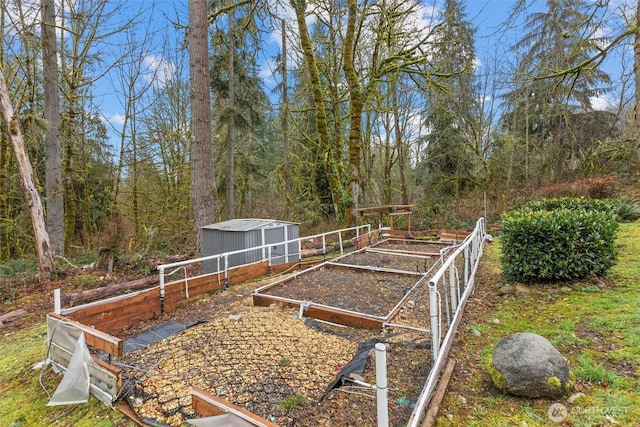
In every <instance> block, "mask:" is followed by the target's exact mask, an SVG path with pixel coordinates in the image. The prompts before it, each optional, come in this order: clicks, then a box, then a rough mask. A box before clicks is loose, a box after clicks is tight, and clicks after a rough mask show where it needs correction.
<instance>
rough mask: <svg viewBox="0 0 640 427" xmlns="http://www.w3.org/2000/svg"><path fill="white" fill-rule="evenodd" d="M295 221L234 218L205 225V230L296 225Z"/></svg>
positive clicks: (241, 229)
mask: <svg viewBox="0 0 640 427" xmlns="http://www.w3.org/2000/svg"><path fill="white" fill-rule="evenodd" d="M297 224H298V223H296V222H289V221H280V220H275V219H256V218H236V219H229V220H227V221H222V222H218V223H215V224H209V225H205V226H204V227H202V228H204V229H207V230H221V231H252V230H258V229H260V228H272V227H277V226H282V225H297Z"/></svg>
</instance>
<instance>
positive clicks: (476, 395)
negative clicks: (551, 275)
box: [437, 222, 640, 427]
mask: <svg viewBox="0 0 640 427" xmlns="http://www.w3.org/2000/svg"><path fill="white" fill-rule="evenodd" d="M499 243H500V242H499V239H498V240H497V241H495V242H494V243H493V244H491V245H488V246H487V247H486V250H485V255H484V258H483V260H482V267H481V268H482V270H483V274H482V276H483V277H484V279H481V280H479V284H478V286H484V287H486V288H485V289H483V293H484V294H485V295H487V299H489V300H491V301H492V304H486V306H485V307H482V308H480V309H479V311H480V312H481V314H480V315H479V316H475V317H474V322H475V323H474V324H471V325H469V326H467V329H466V331H465V332H468V331H469V330H471V329H475V330H476V331H479V332H480V335H478V334H475V335H472V334H467V335H468V336H467V337H466V339H465V340H463V343H462V344H461V345H460V347H458V348H457V349H456V348H455V347H454V350H453V353H454V357H458V358H465V357H467V358H468V356H466V355H469V354H476V355H479V356H478V357H477V359H476V361H474V365H475V366H476V369H474V370H472V374H471V375H470V376H469V378H465V382H466V384H464V385H463V386H462V387H463V388H461V389H458V390H454V392H450V393H448V395H447V396H446V397H445V399H444V402H443V404H442V406H441V408H440V415H439V418H438V424H437V425H440V426H455V425H470V426H492V425H496V426H503V425H514V426H517V425H526V426H529V427H531V426H553V425H558V424H556V423H554V422H553V421H551V419H550V418H549V415H548V410H549V406H550V405H551V404H553V403H556V401H551V400H547V399H524V398H519V397H515V396H507V395H504V394H502V393H500V392H497V391H496V389H495V388H492V386H491V380H490V378H489V375H488V373H487V372H486V370H485V368H484V366H483V361H486V360H487V358H488V357H489V356H490V354H491V352H492V350H493V348H494V346H495V345H496V344H497V342H498V341H499V340H500V339H502V338H504V337H506V336H508V335H510V334H512V333H515V332H519V331H527V332H534V333H537V334H540V335H542V336H544V337H546V338H547V339H549V340H550V341H551V342H552V343H553V344H554V345H555V346H556V348H557V349H558V350H559V351H560V353H562V354H563V356H565V358H566V359H567V360H568V362H569V365H570V367H571V369H572V371H573V373H574V374H575V376H576V380H577V381H576V389H575V390H574V391H573V392H572V393H576V392H581V393H583V394H584V396H583V397H581V398H579V399H577V400H576V401H575V402H573V403H569V402H567V400H566V398H567V397H568V396H565V397H564V398H562V399H560V400H558V401H557V402H559V403H562V404H563V405H565V406H566V407H567V409H568V419H567V421H566V422H567V423H569V424H570V425H573V426H593V425H630V426H631V425H640V424H638V423H639V422H640V421H639V420H640V381H639V377H640V309H639V308H638V307H640V256H639V255H640V223H637V222H636V223H632V224H622V225H621V227H620V230H619V232H618V249H619V251H620V252H619V257H618V264H617V265H616V266H615V267H614V268H613V269H612V271H611V272H610V274H609V277H607V281H608V282H610V285H609V286H606V287H604V288H602V289H601V288H599V287H598V286H596V285H595V284H594V283H591V281H590V280H587V281H584V282H581V283H565V284H553V285H549V284H547V285H529V287H528V288H529V292H528V293H524V294H522V295H520V296H513V295H512V296H509V297H506V298H504V299H503V298H501V297H498V296H497V294H496V291H497V290H498V289H499V288H500V287H502V286H504V285H505V282H504V280H503V278H502V276H501V274H500V273H501V271H500V256H501V253H500V251H501V249H500V245H499ZM476 292H477V293H478V291H476ZM484 301H486V300H485V299H483V300H481V302H480V304H482V303H484ZM473 304H478V302H474V301H473V299H472V300H471V302H470V305H473ZM477 319H480V320H477ZM494 319H497V320H498V321H499V322H495V321H494ZM463 330H464V329H463ZM491 390H493V391H491ZM570 394H571V393H570ZM458 395H464V396H466V401H467V402H469V403H468V404H466V405H465V404H461V403H460V399H459V398H457V396H458Z"/></svg>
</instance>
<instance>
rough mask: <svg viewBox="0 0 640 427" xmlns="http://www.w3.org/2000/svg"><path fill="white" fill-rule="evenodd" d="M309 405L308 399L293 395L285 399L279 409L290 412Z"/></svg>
mask: <svg viewBox="0 0 640 427" xmlns="http://www.w3.org/2000/svg"><path fill="white" fill-rule="evenodd" d="M306 404H307V398H306V397H304V396H302V395H300V394H292V395H290V396H287V397H285V398H284V399H282V400H281V401H280V403H278V409H279V410H280V411H281V412H289V411H291V410H293V409H296V408H299V407H300V406H305V405H306Z"/></svg>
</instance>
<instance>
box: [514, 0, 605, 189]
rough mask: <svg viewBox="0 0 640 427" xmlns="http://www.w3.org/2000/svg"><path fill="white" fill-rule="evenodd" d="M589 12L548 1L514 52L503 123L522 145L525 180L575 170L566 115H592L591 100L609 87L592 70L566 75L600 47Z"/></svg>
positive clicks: (555, 177) (577, 0) (581, 5)
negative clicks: (516, 55)
mask: <svg viewBox="0 0 640 427" xmlns="http://www.w3.org/2000/svg"><path fill="white" fill-rule="evenodd" d="M588 8H589V4H588V3H587V2H585V1H582V0H548V1H547V9H546V11H543V12H538V13H533V14H531V15H530V16H529V19H528V20H527V23H526V28H527V29H528V32H527V33H526V34H525V35H524V36H523V37H522V39H521V40H520V41H519V42H518V43H517V44H516V45H515V46H514V47H513V49H514V50H515V51H516V52H520V53H521V55H520V58H521V59H520V61H519V64H518V66H517V69H516V73H515V78H514V90H512V91H511V92H509V93H508V94H507V96H506V100H507V105H508V107H507V108H508V113H507V114H506V115H505V117H504V119H503V124H504V126H505V127H506V128H507V129H509V130H511V131H512V132H513V133H515V135H516V137H517V138H518V140H520V141H521V144H522V145H523V146H524V156H523V158H524V163H525V164H524V170H525V180H526V181H528V179H529V171H530V170H533V169H535V170H538V171H540V174H541V175H540V176H538V177H537V181H538V182H540V181H546V180H551V181H556V182H557V181H559V180H561V179H562V178H563V177H564V176H565V175H566V173H567V168H574V169H575V164H576V163H575V160H576V158H575V156H576V155H577V151H576V146H575V143H576V140H575V137H574V136H573V134H572V133H573V130H572V124H571V116H572V115H575V114H577V113H581V112H589V111H591V101H590V99H591V97H593V96H596V95H598V94H601V93H603V92H604V91H606V86H604V87H603V85H606V84H608V83H609V82H610V79H609V76H608V75H607V74H606V73H604V72H602V71H601V70H599V69H598V68H595V67H592V68H585V69H581V70H580V72H579V73H570V74H569V73H566V72H565V71H566V70H568V69H571V68H572V67H575V66H577V65H578V64H581V63H583V62H585V61H587V60H588V59H589V58H590V57H592V56H594V55H595V53H596V52H597V51H598V46H599V45H601V44H602V43H603V42H604V40H602V39H599V38H597V37H596V36H595V35H596V33H597V30H598V27H597V26H595V25H594V24H592V23H593V22H594V20H593V19H592V17H591V15H590V14H589V13H587V12H588ZM572 165H573V166H572Z"/></svg>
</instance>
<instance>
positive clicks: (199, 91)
mask: <svg viewBox="0 0 640 427" xmlns="http://www.w3.org/2000/svg"><path fill="white" fill-rule="evenodd" d="M189 22H190V24H191V29H190V31H189V70H190V78H191V96H190V97H191V128H192V132H193V140H192V142H191V197H192V201H193V218H194V223H195V224H194V225H195V228H196V230H195V231H196V247H197V250H198V253H202V227H203V226H205V225H207V223H209V222H210V221H211V219H212V218H213V215H214V213H215V209H216V206H215V193H214V174H213V154H212V147H211V94H210V87H209V47H208V46H209V43H208V31H207V22H208V20H207V2H206V1H205V0H189Z"/></svg>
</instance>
